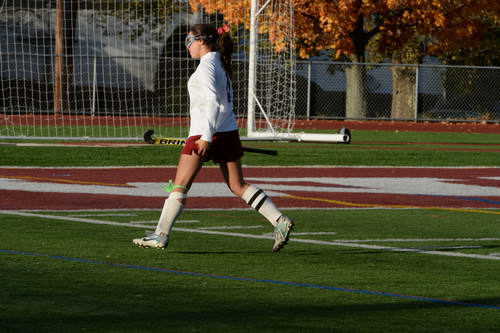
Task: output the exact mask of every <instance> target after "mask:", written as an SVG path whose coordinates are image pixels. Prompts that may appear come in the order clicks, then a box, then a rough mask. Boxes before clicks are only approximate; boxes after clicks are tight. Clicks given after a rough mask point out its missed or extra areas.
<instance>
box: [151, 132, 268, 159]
mask: <svg viewBox="0 0 500 333" xmlns="http://www.w3.org/2000/svg"><path fill="white" fill-rule="evenodd" d="M153 134H154V131H153V130H148V131H146V133H144V141H146V143H149V144H153V145H167V146H184V144H186V139H177V138H161V137H153ZM242 149H243V151H246V152H249V153H257V154H265V155H272V156H276V155H278V152H277V151H276V150H270V149H260V148H250V147H242Z"/></svg>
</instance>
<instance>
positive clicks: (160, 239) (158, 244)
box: [132, 232, 168, 250]
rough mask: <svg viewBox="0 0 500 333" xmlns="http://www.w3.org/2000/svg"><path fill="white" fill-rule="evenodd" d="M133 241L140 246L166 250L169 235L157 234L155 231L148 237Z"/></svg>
mask: <svg viewBox="0 0 500 333" xmlns="http://www.w3.org/2000/svg"><path fill="white" fill-rule="evenodd" d="M132 242H133V243H134V244H135V245H137V246H139V247H144V248H147V247H154V248H157V249H162V250H164V249H165V248H166V247H167V246H168V236H167V235H157V234H155V233H154V232H153V233H151V234H148V235H147V236H146V237H142V238H136V239H134V240H133V241H132Z"/></svg>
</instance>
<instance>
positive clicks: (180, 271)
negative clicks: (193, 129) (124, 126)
mask: <svg viewBox="0 0 500 333" xmlns="http://www.w3.org/2000/svg"><path fill="white" fill-rule="evenodd" d="M499 142H500V134H499V135H494V134H464V133H411V132H399V133H395V132H383V131H377V132H375V131H355V132H354V133H353V143H352V144H350V145H343V144H337V145H320V144H308V143H300V144H292V143H248V145H249V146H255V147H262V148H273V149H277V150H278V151H279V155H278V156H277V157H276V158H273V157H268V156H261V155H254V154H247V155H246V156H245V159H244V163H245V164H246V165H325V166H329V165H331V166H335V165H353V166H357V165H373V166H379V165H384V166H498V165H499V158H498V156H499V152H498V150H499V145H498V143H499ZM429 143H430V144H429ZM177 154H178V148H170V147H156V146H145V147H128V148H123V147H121V148H95V147H81V148H75V147H17V146H8V145H0V158H1V165H2V166H3V167H5V166H31V167H33V166H133V165H146V166H156V165H175V162H176V161H177V156H178V155H177ZM0 194H1V193H0ZM159 208H160V207H159ZM159 208H158V210H118V211H116V210H110V211H63V212H53V211H39V212H28V213H27V212H5V211H4V212H2V211H0V225H1V228H2V231H1V232H0V285H1V288H0V299H1V302H0V332H76V331H85V332H254V331H258V332H498V330H499V329H498V327H500V260H491V259H484V258H483V257H484V256H487V255H490V256H491V255H492V254H493V255H495V254H498V255H499V256H500V206H499V209H481V210H466V211H458V210H453V209H449V210H448V209H334V210H326V209H314V210H292V211H289V214H290V215H293V217H294V219H295V220H296V221H300V223H299V222H297V225H296V229H295V233H294V234H293V235H292V240H291V241H290V243H289V245H287V246H286V247H285V248H284V249H283V250H282V251H281V252H279V253H277V254H273V253H271V246H272V242H273V241H272V239H271V238H270V237H271V235H270V233H271V232H272V229H271V228H270V227H269V224H268V223H267V222H265V221H264V219H263V218H262V217H260V216H259V215H258V214H256V213H255V212H253V211H250V210H229V211H228V210H220V211H218V210H214V211H212V210H210V211H207V210H187V211H185V212H184V214H183V215H182V216H181V218H180V220H179V221H178V223H177V224H176V230H175V232H174V234H173V236H172V239H171V244H170V246H169V248H168V249H167V250H165V251H161V250H153V249H140V248H137V247H134V246H133V245H132V243H131V239H132V238H136V237H138V236H140V235H142V234H143V232H144V230H150V229H151V228H153V226H154V225H155V224H156V222H155V221H156V219H157V218H158V215H159ZM228 227H229V228H234V229H224V228H228ZM456 254H459V255H458V256H457V255H456Z"/></svg>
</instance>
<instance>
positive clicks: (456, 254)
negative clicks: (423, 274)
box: [0, 211, 500, 261]
mask: <svg viewBox="0 0 500 333" xmlns="http://www.w3.org/2000/svg"><path fill="white" fill-rule="evenodd" d="M0 213H2V214H10V215H17V216H26V217H38V218H44V219H54V220H61V221H71V222H80V223H90V224H102V225H114V226H121V227H132V228H150V229H154V228H155V227H148V226H144V225H137V224H131V223H121V222H111V221H99V220H91V219H82V218H75V217H68V216H56V215H42V214H34V213H27V212H19V211H0ZM173 229H174V230H177V231H183V232H191V233H199V234H207V235H218V236H231V237H240V238H254V239H273V237H272V236H270V235H251V234H241V233H235V232H222V231H214V230H202V229H186V228H173ZM290 241H292V242H294V243H306V244H317V245H334V246H345V247H352V248H361V249H369V250H385V251H394V252H410V253H420V254H431V255H439V256H447V257H461V258H472V259H489V260H499V261H500V257H497V256H490V255H482V254H469V253H460V252H446V251H432V250H430V251H425V250H419V249H412V248H399V247H390V246H381V245H368V244H357V243H346V242H339V241H334V242H332V241H321V240H315V239H300V238H290Z"/></svg>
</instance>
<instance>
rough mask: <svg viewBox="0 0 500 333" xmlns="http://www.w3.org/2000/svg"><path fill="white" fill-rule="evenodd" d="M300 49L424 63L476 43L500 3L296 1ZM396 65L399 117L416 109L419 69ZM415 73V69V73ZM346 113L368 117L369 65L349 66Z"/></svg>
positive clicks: (476, 0)
mask: <svg viewBox="0 0 500 333" xmlns="http://www.w3.org/2000/svg"><path fill="white" fill-rule="evenodd" d="M295 8H296V11H295V21H296V30H295V31H296V33H297V37H298V43H299V54H300V55H301V56H302V57H308V56H310V55H313V54H315V53H316V52H319V51H321V50H335V57H336V58H339V57H341V56H344V57H346V58H348V59H349V60H350V61H351V62H352V63H356V62H364V61H366V57H367V50H368V48H370V52H371V53H372V54H378V55H382V56H386V57H389V58H391V60H392V61H393V62H395V63H401V62H412V63H415V62H417V63H418V62H420V61H421V59H422V57H423V56H424V55H439V54H441V53H443V52H449V51H450V50H453V49H454V48H457V47H460V46H463V44H464V43H470V44H475V43H476V42H477V41H478V40H480V39H481V36H482V34H483V33H484V24H482V21H481V17H483V16H485V15H486V16H494V17H498V15H499V9H500V2H498V1H493V2H492V1H489V0H464V1H458V0H385V1H377V0H337V1H328V0H316V1H308V0H295ZM408 69H409V68H408V67H394V68H393V104H392V111H391V115H392V117H393V118H408V117H412V116H413V114H414V112H415V102H416V101H415V94H414V91H415V74H414V71H408ZM412 72H413V74H412ZM346 75H347V85H348V89H347V97H346V116H347V117H349V118H360V117H365V116H366V86H365V82H366V80H364V76H365V70H364V67H361V66H356V65H352V66H350V67H349V68H348V69H347V70H346Z"/></svg>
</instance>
